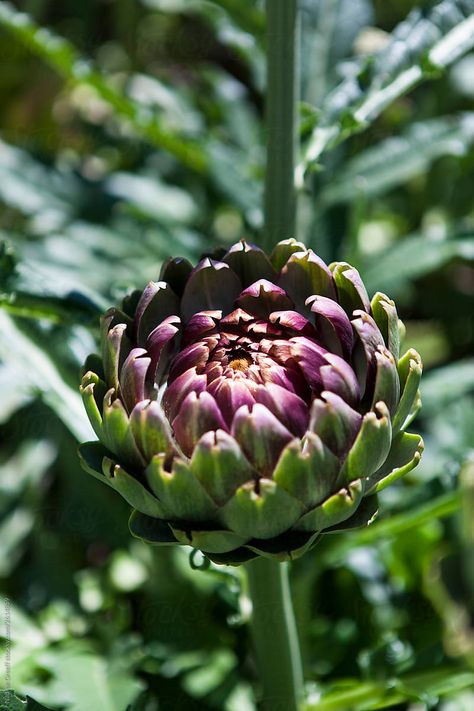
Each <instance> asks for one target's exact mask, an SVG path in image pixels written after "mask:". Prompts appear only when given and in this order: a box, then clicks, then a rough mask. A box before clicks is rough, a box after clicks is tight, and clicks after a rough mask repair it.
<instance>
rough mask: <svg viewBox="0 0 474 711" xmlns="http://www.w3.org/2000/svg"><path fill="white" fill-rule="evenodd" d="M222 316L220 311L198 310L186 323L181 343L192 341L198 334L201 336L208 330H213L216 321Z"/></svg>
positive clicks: (186, 343) (185, 343)
mask: <svg viewBox="0 0 474 711" xmlns="http://www.w3.org/2000/svg"><path fill="white" fill-rule="evenodd" d="M221 316H222V311H215V310H214V311H200V312H199V313H197V314H194V316H192V317H191V319H190V320H189V321H188V323H187V324H186V328H185V329H184V333H183V343H184V345H188V344H190V343H194V341H196V340H197V339H198V338H199V337H200V336H203V335H204V334H205V333H209V331H213V330H214V329H215V327H216V322H217V321H219V319H220V318H221Z"/></svg>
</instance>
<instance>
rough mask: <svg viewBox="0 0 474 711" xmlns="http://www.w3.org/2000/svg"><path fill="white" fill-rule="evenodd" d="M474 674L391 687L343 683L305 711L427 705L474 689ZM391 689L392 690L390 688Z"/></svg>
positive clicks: (431, 675) (447, 674) (420, 677)
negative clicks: (405, 704)
mask: <svg viewBox="0 0 474 711" xmlns="http://www.w3.org/2000/svg"><path fill="white" fill-rule="evenodd" d="M473 684H474V672H470V671H464V670H459V671H457V670H456V669H437V670H436V671H427V672H421V673H419V674H411V675H407V676H406V677H400V678H399V679H391V680H390V681H389V682H388V684H385V683H383V682H382V683H378V684H377V683H370V682H358V683H351V682H349V681H348V682H344V683H342V684H341V685H340V686H341V687H342V688H340V689H339V690H338V689H337V686H336V688H335V689H334V690H332V691H328V692H325V693H323V694H322V695H321V699H320V700H319V701H316V702H314V703H308V704H306V706H305V709H306V711H347V710H348V709H351V711H375V709H389V708H392V707H393V706H395V705H397V704H401V703H403V702H404V701H412V700H419V701H422V702H423V701H426V700H427V699H429V700H430V701H431V700H432V699H436V697H439V696H446V695H448V694H451V693H453V692H456V691H460V690H462V689H468V688H472V685H473ZM390 687H391V688H390Z"/></svg>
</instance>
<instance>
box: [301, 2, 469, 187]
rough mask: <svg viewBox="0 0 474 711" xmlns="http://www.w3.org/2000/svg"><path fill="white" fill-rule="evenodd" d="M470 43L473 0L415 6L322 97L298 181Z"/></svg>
mask: <svg viewBox="0 0 474 711" xmlns="http://www.w3.org/2000/svg"><path fill="white" fill-rule="evenodd" d="M472 47H474V1H473V0H442V2H439V3H437V4H435V5H434V6H433V7H432V8H431V10H429V11H427V12H426V11H424V10H422V9H421V8H415V9H414V10H413V11H412V12H411V13H410V15H409V16H408V17H407V19H406V20H404V21H403V22H402V23H401V24H400V25H398V27H396V28H395V30H394V31H393V32H392V35H391V37H390V42H389V44H388V45H387V47H386V48H385V49H383V50H382V51H381V52H379V53H378V54H376V55H375V56H373V57H368V58H367V59H366V60H365V61H364V62H363V63H362V64H358V63H355V64H354V66H353V68H352V72H351V76H349V78H347V79H345V80H344V81H343V82H342V83H341V84H340V85H339V86H338V87H337V88H336V89H335V90H334V91H333V92H332V93H331V94H330V95H329V96H328V98H327V99H326V101H325V102H324V104H323V107H322V113H321V119H320V121H319V123H318V124H317V126H316V128H315V129H314V131H313V133H312V135H311V138H310V139H309V141H308V142H307V145H306V147H305V150H304V154H303V161H302V163H301V164H300V166H299V168H298V180H299V182H302V179H303V176H304V173H305V171H306V170H307V168H308V167H311V166H312V164H314V163H316V162H317V161H318V159H319V157H320V156H321V154H322V153H323V152H324V151H325V150H326V149H329V148H331V147H333V146H335V145H337V143H339V142H341V141H342V140H344V139H346V138H347V137H348V136H350V135H352V134H353V133H356V132H358V131H362V130H364V129H365V128H366V127H367V126H369V125H370V123H371V122H372V121H374V120H375V119H376V118H377V116H379V115H380V113H381V112H382V111H383V110H384V109H385V108H386V107H387V106H389V105H390V104H391V103H392V102H393V101H394V100H395V99H397V98H398V97H400V96H403V94H406V93H407V92H408V91H410V89H412V88H413V87H414V86H416V85H417V84H418V83H419V82H420V81H421V80H423V79H429V78H432V77H433V76H434V75H436V74H437V73H439V71H441V70H443V69H444V68H445V67H447V66H449V65H450V64H452V63H453V62H454V61H456V59H459V58H460V57H461V56H462V55H463V54H465V53H466V52H468V51H469V50H470V49H471V48H472Z"/></svg>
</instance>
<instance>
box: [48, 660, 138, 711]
mask: <svg viewBox="0 0 474 711" xmlns="http://www.w3.org/2000/svg"><path fill="white" fill-rule="evenodd" d="M51 662H52V665H51V672H52V673H53V674H54V677H55V679H54V682H52V684H51V685H50V686H51V691H50V693H51V694H53V693H54V691H59V690H60V691H61V692H62V694H63V695H64V696H65V697H66V698H67V700H68V705H67V708H68V711H84V709H91V710H92V709H99V708H100V709H101V710H102V711H117V710H118V709H124V708H126V707H127V705H128V704H130V703H132V702H133V700H134V699H135V698H136V697H137V696H138V694H139V693H140V692H141V691H142V690H143V688H144V686H143V682H141V681H139V680H138V679H136V678H134V677H133V676H132V675H131V673H130V671H128V670H127V669H125V668H124V666H123V665H119V664H114V663H112V662H111V663H108V662H107V661H106V660H105V659H104V658H102V657H99V656H96V655H94V654H83V653H81V652H79V651H74V652H70V653H68V652H67V651H63V652H62V653H61V654H58V655H55V656H54V658H53V659H52V660H51Z"/></svg>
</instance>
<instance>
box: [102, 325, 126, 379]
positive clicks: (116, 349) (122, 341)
mask: <svg viewBox="0 0 474 711" xmlns="http://www.w3.org/2000/svg"><path fill="white" fill-rule="evenodd" d="M131 349H132V344H131V342H130V339H129V338H128V336H127V325H126V324H124V323H118V324H116V325H115V326H112V328H111V329H110V331H108V332H107V334H105V336H104V338H103V345H102V357H103V361H104V372H105V379H106V382H107V385H110V386H111V387H113V388H115V390H117V389H118V386H119V377H120V371H121V368H122V365H123V363H124V361H125V359H126V358H127V356H128V354H129V353H130V351H131Z"/></svg>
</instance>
